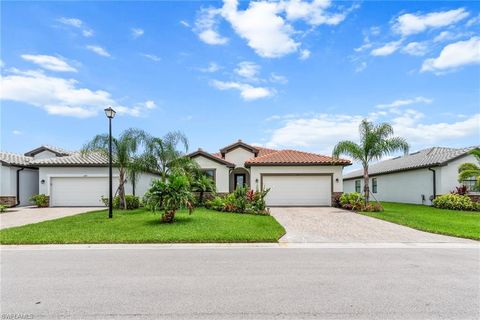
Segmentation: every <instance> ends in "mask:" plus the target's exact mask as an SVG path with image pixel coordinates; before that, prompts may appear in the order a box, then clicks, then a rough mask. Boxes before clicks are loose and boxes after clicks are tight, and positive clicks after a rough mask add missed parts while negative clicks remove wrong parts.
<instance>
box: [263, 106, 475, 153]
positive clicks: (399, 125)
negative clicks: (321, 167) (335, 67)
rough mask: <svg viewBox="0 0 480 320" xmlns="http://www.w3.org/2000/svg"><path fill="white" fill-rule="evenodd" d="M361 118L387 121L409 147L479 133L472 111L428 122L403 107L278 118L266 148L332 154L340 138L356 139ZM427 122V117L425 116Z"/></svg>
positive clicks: (431, 144)
mask: <svg viewBox="0 0 480 320" xmlns="http://www.w3.org/2000/svg"><path fill="white" fill-rule="evenodd" d="M364 118H369V119H370V120H372V121H376V122H384V121H387V122H390V123H391V124H392V126H393V129H394V132H395V135H396V136H400V137H404V138H405V139H407V141H408V142H409V143H410V144H411V146H412V148H423V147H427V146H434V145H439V144H441V145H445V144H446V143H449V142H454V141H456V140H457V141H458V140H459V139H460V140H461V141H464V139H466V138H474V137H475V136H476V135H477V134H478V124H479V122H480V114H474V115H471V116H470V117H468V118H467V119H462V120H460V121H452V122H449V123H446V122H437V123H427V122H423V121H424V119H425V118H426V117H425V116H424V115H423V114H422V113H420V112H418V111H416V110H411V109H408V110H405V112H403V113H402V114H400V115H399V114H394V115H393V117H392V114H391V113H383V114H372V113H371V114H367V115H346V114H317V115H315V116H308V117H300V118H299V117H297V118H293V119H282V120H280V127H278V128H276V129H274V130H273V131H272V134H271V136H270V139H269V141H268V143H267V144H266V145H267V146H268V147H272V148H274V147H277V148H278V147H284V148H288V147H303V148H306V149H310V150H316V151H317V150H318V151H319V152H321V153H324V154H327V155H328V154H331V152H332V149H333V147H334V145H335V144H336V143H337V142H338V141H341V140H353V141H358V125H359V124H360V122H361V121H362V119H364ZM427 121H428V118H427Z"/></svg>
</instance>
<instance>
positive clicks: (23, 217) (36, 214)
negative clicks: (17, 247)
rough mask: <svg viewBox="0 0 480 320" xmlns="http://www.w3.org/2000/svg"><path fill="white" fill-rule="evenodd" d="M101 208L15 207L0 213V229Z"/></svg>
mask: <svg viewBox="0 0 480 320" xmlns="http://www.w3.org/2000/svg"><path fill="white" fill-rule="evenodd" d="M102 209H105V207H101V208H85V207H68V208H63V207H54V208H36V207H15V208H11V209H8V212H6V213H2V214H0V229H5V228H11V227H17V226H23V225H25V224H31V223H37V222H41V221H46V220H53V219H57V218H62V217H67V216H73V215H76V214H80V213H84V212H88V211H94V210H102Z"/></svg>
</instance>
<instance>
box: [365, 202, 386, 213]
mask: <svg viewBox="0 0 480 320" xmlns="http://www.w3.org/2000/svg"><path fill="white" fill-rule="evenodd" d="M361 210H362V211H364V212H382V211H383V207H382V205H381V204H380V203H369V204H367V205H365V206H363V208H362V209H361Z"/></svg>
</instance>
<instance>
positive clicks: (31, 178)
mask: <svg viewBox="0 0 480 320" xmlns="http://www.w3.org/2000/svg"><path fill="white" fill-rule="evenodd" d="M19 169H21V168H20V167H13V166H12V167H10V166H4V165H0V196H15V197H16V196H17V170H19ZM37 193H38V170H33V169H28V168H25V169H23V170H22V171H20V199H19V200H20V205H21V206H27V205H30V201H29V199H30V197H31V196H32V195H34V194H37Z"/></svg>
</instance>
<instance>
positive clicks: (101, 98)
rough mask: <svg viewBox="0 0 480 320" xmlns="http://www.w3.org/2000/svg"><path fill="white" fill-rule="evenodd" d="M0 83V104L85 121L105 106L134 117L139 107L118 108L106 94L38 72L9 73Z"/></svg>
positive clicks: (107, 93) (14, 70)
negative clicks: (30, 107)
mask: <svg viewBox="0 0 480 320" xmlns="http://www.w3.org/2000/svg"><path fill="white" fill-rule="evenodd" d="M1 82H2V90H1V92H0V99H1V100H10V101H17V102H21V103H26V104H30V105H33V106H36V107H39V108H42V109H44V110H45V111H47V112H48V113H49V114H53V115H62V116H71V117H78V118H87V117H92V116H95V115H97V114H98V113H99V112H102V111H103V109H104V108H105V107H106V106H113V107H114V108H115V109H118V110H117V111H119V113H122V112H123V113H128V112H130V113H134V112H135V110H136V109H138V108H140V107H142V106H140V107H139V106H136V107H134V108H127V107H123V106H119V104H118V103H117V102H116V101H115V100H114V99H113V98H112V96H111V94H110V93H109V92H107V91H104V90H91V89H88V88H83V87H80V86H79V83H78V81H77V80H75V79H64V78H60V77H53V76H49V75H46V74H45V73H43V72H39V71H32V70H27V71H19V70H17V69H10V70H9V73H8V74H7V75H2V77H1ZM147 103H148V105H149V106H151V103H150V102H148V101H147ZM145 107H147V105H146V104H145Z"/></svg>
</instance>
